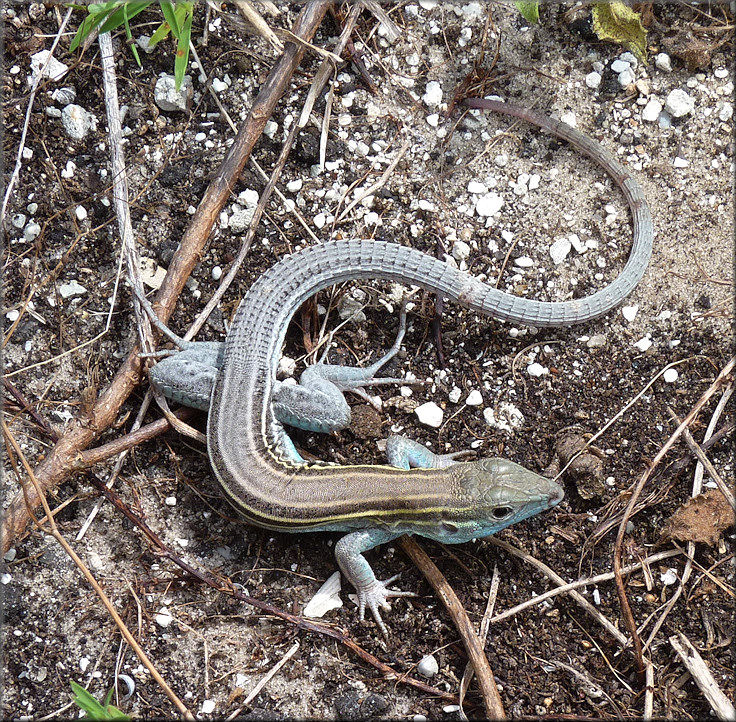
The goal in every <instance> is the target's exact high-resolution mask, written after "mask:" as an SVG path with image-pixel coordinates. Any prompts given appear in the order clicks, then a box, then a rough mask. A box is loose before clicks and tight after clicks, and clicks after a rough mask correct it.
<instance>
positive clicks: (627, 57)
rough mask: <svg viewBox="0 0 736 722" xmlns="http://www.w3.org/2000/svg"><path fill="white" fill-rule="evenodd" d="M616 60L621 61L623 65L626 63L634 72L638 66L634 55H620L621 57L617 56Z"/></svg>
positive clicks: (627, 53)
mask: <svg viewBox="0 0 736 722" xmlns="http://www.w3.org/2000/svg"><path fill="white" fill-rule="evenodd" d="M618 59H619V60H622V61H623V62H624V63H628V64H629V65H630V66H631V67H632V68H634V70H636V68H637V67H638V66H639V61H638V59H637V57H636V55H634V53H629V52H626V53H621V55H619V56H618Z"/></svg>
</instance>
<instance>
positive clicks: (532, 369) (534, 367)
mask: <svg viewBox="0 0 736 722" xmlns="http://www.w3.org/2000/svg"><path fill="white" fill-rule="evenodd" d="M526 372H527V373H528V374H529V375H530V376H536V377H540V376H546V375H547V374H548V373H549V369H548V368H547V367H546V366H542V364H540V363H537V362H536V361H535V362H534V363H532V364H529V365H528V366H527V367H526Z"/></svg>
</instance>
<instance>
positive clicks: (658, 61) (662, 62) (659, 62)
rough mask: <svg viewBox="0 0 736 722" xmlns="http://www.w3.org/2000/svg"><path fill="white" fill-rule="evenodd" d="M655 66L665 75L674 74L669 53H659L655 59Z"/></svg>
mask: <svg viewBox="0 0 736 722" xmlns="http://www.w3.org/2000/svg"><path fill="white" fill-rule="evenodd" d="M654 64H655V65H656V66H657V68H659V69H660V70H661V71H662V72H663V73H671V72H672V60H670V56H669V55H667V53H658V54H657V55H656V56H655V57H654Z"/></svg>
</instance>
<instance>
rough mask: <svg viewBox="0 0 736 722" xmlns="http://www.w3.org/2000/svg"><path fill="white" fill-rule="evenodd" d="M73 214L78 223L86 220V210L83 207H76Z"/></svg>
mask: <svg viewBox="0 0 736 722" xmlns="http://www.w3.org/2000/svg"><path fill="white" fill-rule="evenodd" d="M74 214H75V215H76V216H77V220H78V221H84V220H86V219H87V209H86V208H85V207H84V206H77V207H76V209H75V211H74Z"/></svg>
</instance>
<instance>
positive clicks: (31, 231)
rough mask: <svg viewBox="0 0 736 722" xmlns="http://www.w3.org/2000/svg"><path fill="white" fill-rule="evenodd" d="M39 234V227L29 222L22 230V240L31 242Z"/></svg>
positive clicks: (33, 222)
mask: <svg viewBox="0 0 736 722" xmlns="http://www.w3.org/2000/svg"><path fill="white" fill-rule="evenodd" d="M39 233H41V226H40V225H38V223H36V221H31V222H30V223H29V224H28V225H27V226H26V227H25V228H24V229H23V238H24V239H25V240H26V241H29V242H30V241H33V240H35V239H36V238H37V237H38V234H39Z"/></svg>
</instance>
